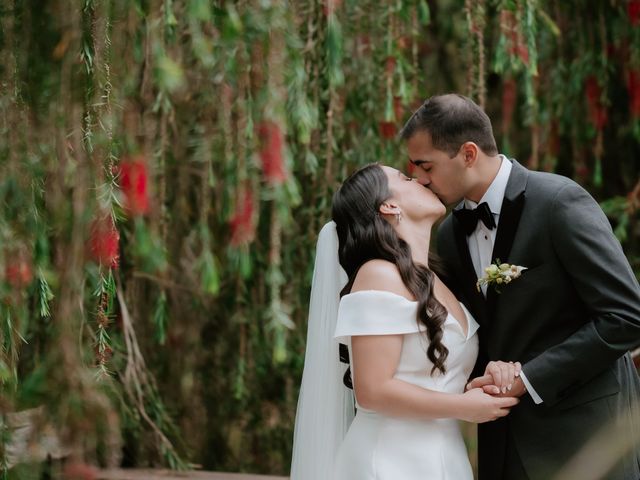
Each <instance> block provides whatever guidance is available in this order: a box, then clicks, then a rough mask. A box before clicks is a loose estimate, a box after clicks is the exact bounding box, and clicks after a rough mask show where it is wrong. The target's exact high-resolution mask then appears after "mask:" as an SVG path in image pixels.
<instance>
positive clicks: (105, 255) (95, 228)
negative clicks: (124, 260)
mask: <svg viewBox="0 0 640 480" xmlns="http://www.w3.org/2000/svg"><path fill="white" fill-rule="evenodd" d="M119 242H120V234H119V233H118V229H117V228H116V226H115V225H114V224H113V220H112V219H111V217H110V216H109V215H104V216H102V217H101V218H99V219H97V220H95V221H94V222H93V224H92V225H91V236H90V238H89V250H90V253H91V258H92V259H93V260H94V261H95V262H96V263H98V264H100V265H104V266H107V267H110V268H118V265H119V262H120V250H119Z"/></svg>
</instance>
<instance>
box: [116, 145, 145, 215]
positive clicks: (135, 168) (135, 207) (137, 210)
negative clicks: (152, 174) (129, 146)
mask: <svg viewBox="0 0 640 480" xmlns="http://www.w3.org/2000/svg"><path fill="white" fill-rule="evenodd" d="M148 178H149V175H148V172H147V163H146V162H145V159H144V157H143V156H141V155H140V156H137V157H134V158H131V159H127V160H125V161H123V162H122V163H121V164H120V187H121V188H122V192H123V193H124V196H125V208H126V209H127V210H128V211H129V212H130V213H132V214H133V215H144V214H145V213H147V212H148V211H149V188H148V183H149V182H148Z"/></svg>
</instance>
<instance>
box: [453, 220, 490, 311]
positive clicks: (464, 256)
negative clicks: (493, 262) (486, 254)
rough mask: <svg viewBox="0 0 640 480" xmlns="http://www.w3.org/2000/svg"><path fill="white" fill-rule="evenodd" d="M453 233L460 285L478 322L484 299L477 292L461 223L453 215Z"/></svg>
mask: <svg viewBox="0 0 640 480" xmlns="http://www.w3.org/2000/svg"><path fill="white" fill-rule="evenodd" d="M452 221H453V234H454V236H455V239H456V246H457V247H458V254H459V255H460V263H461V264H462V270H463V272H462V282H461V283H462V285H463V290H464V291H463V294H464V295H465V296H466V297H467V298H468V299H469V302H470V303H471V305H469V309H470V310H471V312H472V313H473V314H474V316H475V317H476V320H478V323H482V321H481V318H484V316H485V300H484V296H483V295H482V293H480V292H478V289H477V288H476V282H477V281H478V278H477V277H476V271H475V269H474V268H473V261H472V260H471V254H470V253H469V245H468V244H467V236H466V234H465V233H464V229H463V228H462V225H461V224H460V222H459V221H458V219H457V218H455V217H453V219H452Z"/></svg>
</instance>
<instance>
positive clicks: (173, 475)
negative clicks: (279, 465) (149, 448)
mask: <svg viewBox="0 0 640 480" xmlns="http://www.w3.org/2000/svg"><path fill="white" fill-rule="evenodd" d="M98 479H99V480H287V479H288V477H274V476H270V475H252V474H248V473H222V472H204V471H201V470H193V471H189V472H176V471H173V470H158V469H127V470H101V471H100V472H99V474H98Z"/></svg>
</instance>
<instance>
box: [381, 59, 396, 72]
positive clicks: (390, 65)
mask: <svg viewBox="0 0 640 480" xmlns="http://www.w3.org/2000/svg"><path fill="white" fill-rule="evenodd" d="M397 62H398V61H397V60H396V57H387V58H386V59H385V61H384V71H385V73H386V74H387V75H393V72H395V71H396V63H397Z"/></svg>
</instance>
